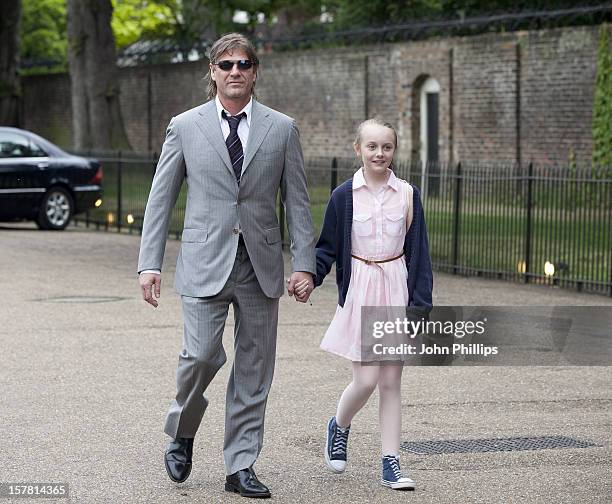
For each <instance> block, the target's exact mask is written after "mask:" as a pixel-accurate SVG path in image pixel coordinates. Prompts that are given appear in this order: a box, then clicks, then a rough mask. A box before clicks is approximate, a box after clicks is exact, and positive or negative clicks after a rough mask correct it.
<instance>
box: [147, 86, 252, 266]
mask: <svg viewBox="0 0 612 504" xmlns="http://www.w3.org/2000/svg"><path fill="white" fill-rule="evenodd" d="M215 105H216V106H217V117H218V118H219V124H220V125H221V133H223V140H227V137H228V136H229V134H230V127H229V123H228V122H227V119H224V118H223V115H222V112H223V111H225V113H226V114H227V115H230V116H231V115H232V114H230V113H229V111H227V110H225V109H224V108H223V105H222V104H221V100H219V95H217V96H215ZM252 108H253V98H251V99H250V100H249V103H247V104H246V105H245V106H244V108H243V109H242V110H241V111H240V112H238V113H237V114H236V115H240V114H242V113H243V112H244V113H245V114H246V117H245V118H243V119H242V120H241V121H240V123H239V124H238V138H240V143H241V144H242V152H244V150H245V149H246V144H247V141H248V140H249V130H250V129H251V109H252ZM143 273H155V274H156V275H159V274H161V271H160V270H143V271H141V272H140V274H141V275H142V274H143Z"/></svg>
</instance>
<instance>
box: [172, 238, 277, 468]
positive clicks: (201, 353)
mask: <svg viewBox="0 0 612 504" xmlns="http://www.w3.org/2000/svg"><path fill="white" fill-rule="evenodd" d="M182 304H183V318H184V333H183V334H184V335H183V349H182V351H181V353H180V354H179V363H178V369H177V376H176V382H177V393H176V398H175V400H174V401H172V404H171V405H170V409H169V411H168V415H167V417H166V425H165V428H164V431H165V432H166V434H168V435H169V436H171V437H173V438H176V437H194V436H195V434H196V432H197V430H198V427H199V426H200V422H201V420H202V416H203V415H204V411H205V410H206V407H207V406H208V400H207V399H206V398H205V397H204V392H205V390H206V388H207V387H208V384H209V383H210V382H211V381H212V379H213V378H214V376H215V374H216V373H217V371H218V370H219V369H220V368H221V366H223V364H224V363H225V362H226V354H225V350H224V348H223V342H222V336H223V328H224V325H225V321H226V318H227V314H228V310H229V306H230V304H232V306H233V309H234V319H235V325H234V352H235V357H234V365H233V366H232V371H231V374H230V378H229V382H228V384H227V394H226V408H225V441H224V448H223V455H224V458H225V467H226V471H227V474H232V473H234V472H236V471H238V470H240V469H246V468H247V467H249V466H251V465H252V464H253V463H254V462H255V460H256V459H257V456H258V455H259V453H260V451H261V448H262V445H263V434H264V417H265V410H266V402H267V399H268V392H269V391H270V386H271V384H272V377H273V374H274V360H275V355H276V331H277V325H278V304H279V300H278V298H269V297H267V296H266V295H265V294H264V293H263V291H262V290H261V287H260V285H259V282H258V281H257V278H256V276H255V272H254V270H253V266H252V264H251V261H250V259H249V256H248V253H247V250H246V248H245V246H244V244H243V243H242V241H241V242H240V244H239V246H238V250H237V253H236V260H235V262H234V266H233V268H232V272H231V274H230V276H229V278H228V280H227V282H226V284H225V285H224V287H223V289H222V290H221V292H219V293H218V294H217V295H214V296H210V297H204V298H194V297H188V296H182Z"/></svg>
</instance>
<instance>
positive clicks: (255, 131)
mask: <svg viewBox="0 0 612 504" xmlns="http://www.w3.org/2000/svg"><path fill="white" fill-rule="evenodd" d="M251 115H252V117H251V126H250V128H249V139H248V141H247V146H246V150H245V151H244V162H243V164H242V175H243V176H244V173H245V171H246V170H247V168H248V167H249V164H250V163H251V161H252V160H253V157H254V156H255V153H256V152H257V150H258V149H259V147H260V146H261V144H262V142H263V141H264V138H265V137H266V135H267V134H268V131H269V129H270V126H272V119H271V118H270V112H268V111H266V110H264V108H263V107H262V106H261V105H260V104H259V102H257V100H255V99H253V108H252V109H251Z"/></svg>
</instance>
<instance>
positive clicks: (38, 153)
mask: <svg viewBox="0 0 612 504" xmlns="http://www.w3.org/2000/svg"><path fill="white" fill-rule="evenodd" d="M47 155H48V154H47V153H46V152H45V151H44V150H42V149H41V148H40V147H39V146H38V145H36V144H35V143H34V142H30V157H45V156H47Z"/></svg>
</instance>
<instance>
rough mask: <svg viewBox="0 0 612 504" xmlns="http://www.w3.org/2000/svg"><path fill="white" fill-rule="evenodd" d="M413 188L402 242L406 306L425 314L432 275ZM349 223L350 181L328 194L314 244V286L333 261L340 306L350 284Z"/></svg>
mask: <svg viewBox="0 0 612 504" xmlns="http://www.w3.org/2000/svg"><path fill="white" fill-rule="evenodd" d="M412 188H413V194H414V196H413V213H412V224H411V226H410V229H409V230H408V233H406V239H405V240H404V255H405V257H406V266H407V268H408V295H409V297H410V301H409V306H418V307H423V309H424V311H425V313H428V312H429V310H431V307H432V302H431V292H432V289H433V275H432V271H431V259H430V258H429V242H428V239H427V227H426V225H425V216H424V214H423V205H422V203H421V196H420V192H419V190H418V189H417V188H416V187H415V186H412ZM352 223H353V179H352V178H350V179H349V180H347V181H345V182H344V183H342V184H341V185H339V186H338V187H336V189H335V190H334V192H332V195H331V198H330V200H329V203H328V204H327V209H326V210H325V219H324V220H323V229H322V230H321V236H320V237H319V241H318V242H317V247H316V253H317V275H316V277H315V287H318V286H319V285H321V284H322V283H323V279H324V278H325V277H326V275H327V274H328V273H329V271H330V270H331V266H332V264H333V263H334V262H336V284H337V285H338V304H339V305H340V306H344V300H345V299H346V293H347V291H348V287H349V282H350V281H351V227H352Z"/></svg>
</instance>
